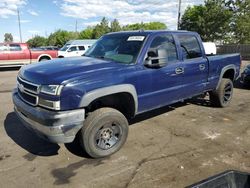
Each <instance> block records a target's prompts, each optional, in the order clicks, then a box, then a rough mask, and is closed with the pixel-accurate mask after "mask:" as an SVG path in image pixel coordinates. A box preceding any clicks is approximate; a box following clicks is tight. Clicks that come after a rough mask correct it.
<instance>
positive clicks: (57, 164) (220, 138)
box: [0, 62, 250, 188]
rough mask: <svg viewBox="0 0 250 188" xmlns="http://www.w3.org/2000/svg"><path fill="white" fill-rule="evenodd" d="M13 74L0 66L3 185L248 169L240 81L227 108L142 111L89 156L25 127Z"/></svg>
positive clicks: (155, 179)
mask: <svg viewBox="0 0 250 188" xmlns="http://www.w3.org/2000/svg"><path fill="white" fill-rule="evenodd" d="M245 64H246V62H245ZM17 72H18V70H16V69H9V70H6V69H4V70H1V71H0V187H1V188H5V187H8V188H12V187H46V188H47V187H82V188H88V187H93V188H96V187H97V188H105V187H107V188H113V187H115V188H116V187H118V188H125V187H130V188H133V187H143V188H147V187H148V188H152V187H164V188H165V187H175V188H176V187H185V186H188V185H191V184H193V183H195V182H197V181H200V180H202V179H205V178H208V177H209V176H212V175H214V174H217V173H220V172H223V171H226V170H230V169H235V170H241V171H244V172H250V150H249V146H250V116H249V114H250V89H249V88H245V87H243V86H242V85H241V84H239V83H237V84H236V88H235V90H234V97H233V101H232V103H231V105H230V106H229V107H227V108H223V109H222V108H214V107H211V106H210V104H209V101H208V100H206V99H201V98H196V99H192V100H189V101H187V102H185V103H178V104H175V105H172V106H170V107H165V108H161V109H158V110H154V111H151V112H148V113H145V114H142V115H140V116H138V117H136V118H135V119H134V120H133V121H132V122H131V126H130V130H129V136H128V139H127V142H126V144H125V145H124V147H123V148H122V149H121V150H120V151H119V152H118V153H116V154H114V155H112V156H111V157H108V158H104V159H90V158H88V157H87V156H86V154H84V153H83V152H82V150H81V148H80V147H79V145H78V144H77V142H75V143H72V144H67V145H63V144H62V145H57V144H51V143H48V142H46V141H43V140H42V139H40V138H38V137H37V136H36V135H34V134H33V133H31V132H30V131H29V130H27V129H26V128H25V127H23V125H22V124H21V123H20V122H19V121H18V119H17V117H16V115H15V114H14V112H13V104H12V100H11V90H12V89H13V88H14V87H15V79H16V75H17Z"/></svg>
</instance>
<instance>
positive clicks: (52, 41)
mask: <svg viewBox="0 0 250 188" xmlns="http://www.w3.org/2000/svg"><path fill="white" fill-rule="evenodd" d="M166 28H167V26H166V25H165V24H164V23H161V22H149V23H137V24H130V25H126V26H124V27H121V25H120V23H119V21H118V20H117V19H114V20H113V21H111V23H110V26H109V21H108V19H106V18H105V17H103V18H102V20H101V22H100V23H99V24H97V25H96V26H94V27H87V28H86V29H85V30H82V31H81V32H79V33H78V32H77V33H76V32H71V31H65V30H60V29H59V30H57V31H55V32H54V33H51V34H50V35H49V37H48V38H44V37H41V36H35V37H33V38H32V39H30V40H28V43H29V45H30V46H31V47H39V46H46V45H51V46H58V47H61V46H63V45H64V44H65V43H66V42H67V41H69V40H75V39H97V38H100V37H101V36H102V35H104V34H106V33H109V32H117V31H121V30H140V29H144V30H159V29H166Z"/></svg>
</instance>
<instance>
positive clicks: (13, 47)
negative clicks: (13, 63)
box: [9, 44, 22, 51]
mask: <svg viewBox="0 0 250 188" xmlns="http://www.w3.org/2000/svg"><path fill="white" fill-rule="evenodd" d="M9 46H10V51H22V48H21V46H20V45H19V44H10V45H9Z"/></svg>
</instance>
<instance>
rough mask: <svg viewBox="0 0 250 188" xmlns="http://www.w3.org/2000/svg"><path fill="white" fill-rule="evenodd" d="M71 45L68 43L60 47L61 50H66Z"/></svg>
mask: <svg viewBox="0 0 250 188" xmlns="http://www.w3.org/2000/svg"><path fill="white" fill-rule="evenodd" d="M69 46H70V45H68V44H66V45H64V46H63V47H62V48H61V49H60V51H66V50H67V49H68V48H69Z"/></svg>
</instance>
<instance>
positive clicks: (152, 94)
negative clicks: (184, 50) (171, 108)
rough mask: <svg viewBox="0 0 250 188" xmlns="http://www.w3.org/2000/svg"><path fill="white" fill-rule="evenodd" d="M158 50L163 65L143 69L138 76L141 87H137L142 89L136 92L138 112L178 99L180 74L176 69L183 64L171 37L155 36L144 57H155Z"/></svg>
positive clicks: (165, 35) (180, 84)
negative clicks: (160, 53) (161, 55)
mask: <svg viewBox="0 0 250 188" xmlns="http://www.w3.org/2000/svg"><path fill="white" fill-rule="evenodd" d="M158 49H161V51H163V52H164V54H165V55H164V56H165V58H163V59H161V61H163V62H164V61H165V63H164V66H162V67H158V68H153V67H151V68H150V67H146V66H145V67H144V70H143V73H141V76H140V79H141V82H140V83H141V84H142V85H141V86H139V87H138V88H142V89H139V91H138V100H139V104H140V105H139V109H138V111H139V112H143V111H147V110H149V109H154V108H158V107H161V106H165V105H167V104H171V103H174V102H176V101H178V100H179V99H180V92H181V90H182V73H181V72H180V71H179V70H178V69H179V68H180V67H182V66H183V63H182V62H180V61H179V60H178V55H177V50H176V45H175V42H174V39H173V36H172V35H171V34H167V33H162V34H159V35H157V36H155V37H154V39H153V40H152V42H151V44H150V47H149V49H148V51H147V55H146V56H147V57H154V56H157V55H158V54H157V53H158ZM154 61H155V60H153V61H152V63H154ZM155 63H157V62H155Z"/></svg>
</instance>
